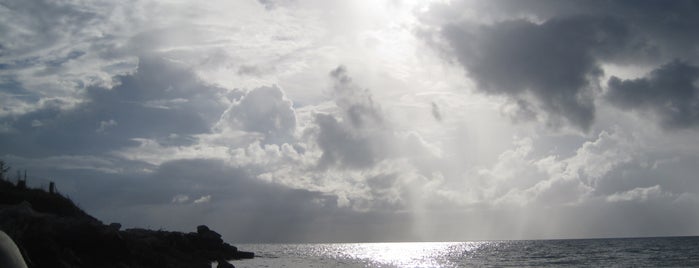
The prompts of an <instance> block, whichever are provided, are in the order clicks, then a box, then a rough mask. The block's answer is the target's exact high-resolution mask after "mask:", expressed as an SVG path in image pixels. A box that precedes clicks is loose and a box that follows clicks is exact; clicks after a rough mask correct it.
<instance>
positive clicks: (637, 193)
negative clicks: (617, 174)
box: [606, 185, 667, 202]
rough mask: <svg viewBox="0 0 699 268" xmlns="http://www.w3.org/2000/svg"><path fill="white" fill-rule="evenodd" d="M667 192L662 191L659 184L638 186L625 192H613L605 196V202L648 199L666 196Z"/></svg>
mask: <svg viewBox="0 0 699 268" xmlns="http://www.w3.org/2000/svg"><path fill="white" fill-rule="evenodd" d="M666 195H667V194H666V193H664V192H663V190H662V189H661V188H660V185H655V186H652V187H645V188H642V187H638V188H634V189H632V190H628V191H626V192H620V193H614V194H612V195H610V196H607V198H606V200H607V202H622V201H642V202H643V201H648V200H649V199H653V198H660V197H663V196H666Z"/></svg>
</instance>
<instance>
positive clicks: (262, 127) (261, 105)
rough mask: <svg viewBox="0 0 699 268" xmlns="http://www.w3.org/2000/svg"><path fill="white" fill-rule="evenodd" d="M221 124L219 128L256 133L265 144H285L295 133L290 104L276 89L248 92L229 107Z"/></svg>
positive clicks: (294, 119) (292, 111)
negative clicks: (263, 138) (263, 139)
mask: <svg viewBox="0 0 699 268" xmlns="http://www.w3.org/2000/svg"><path fill="white" fill-rule="evenodd" d="M221 120H222V122H220V123H219V127H229V128H232V129H238V130H244V131H250V132H256V133H259V134H261V135H264V137H265V142H266V143H280V142H289V141H291V140H292V139H293V136H294V131H295V130H296V113H295V111H294V109H293V104H292V102H291V100H289V99H287V98H286V96H284V92H283V91H282V90H281V89H280V88H279V87H277V86H271V87H260V88H255V89H253V90H251V91H250V92H248V93H247V94H245V96H243V97H242V98H241V99H240V100H239V101H236V102H234V103H233V104H231V106H230V107H229V108H228V109H227V110H226V111H225V113H224V114H223V116H222V119H221ZM221 124H223V126H221Z"/></svg>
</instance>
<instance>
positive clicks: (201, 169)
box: [0, 0, 699, 243]
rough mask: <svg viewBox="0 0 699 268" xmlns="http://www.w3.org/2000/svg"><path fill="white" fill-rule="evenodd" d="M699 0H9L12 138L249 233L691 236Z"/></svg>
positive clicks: (695, 197)
mask: <svg viewBox="0 0 699 268" xmlns="http://www.w3.org/2000/svg"><path fill="white" fill-rule="evenodd" d="M697 13H699V2H697V1H683V0H677V1H660V0H658V1H650V0H634V1H627V0H618V1H611V0H610V1H582V0H581V1H573V0H564V1H559V0H557V1H553V0H551V1H549V0H520V1H514V0H512V1H503V0H494V1H472V0H451V1H447V0H356V1H339V0H338V1H335V0H332V1H327V0H258V1H255V0H236V1H227V0H210V1H189V0H167V1H164V0H163V1H153V0H125V1H106V0H104V1H102V0H88V1H85V0H60V1H53V0H0V37H1V38H0V159H2V160H4V161H5V162H7V163H8V164H9V165H10V166H12V167H13V170H14V171H16V170H24V169H27V170H28V175H29V184H30V185H34V186H36V187H42V186H43V187H46V185H48V182H49V181H55V182H56V184H57V188H58V190H59V191H60V192H61V193H63V194H65V195H68V196H69V197H70V198H72V199H73V200H74V201H75V202H76V203H77V204H78V205H79V206H80V207H82V208H83V209H85V210H86V211H87V212H88V213H90V214H92V215H94V216H96V217H97V218H99V219H101V220H102V221H104V222H105V223H110V222H119V223H121V224H123V225H124V226H125V227H127V228H130V227H145V228H155V229H161V228H162V229H167V230H181V231H192V230H194V228H195V226H197V225H199V224H206V225H208V226H209V227H211V228H212V229H214V230H216V231H218V232H220V233H221V234H222V235H223V237H224V238H225V239H226V240H227V241H230V242H234V243H242V242H377V241H467V240H482V239H547V238H593V237H629V236H669V235H698V234H699V233H698V232H699V231H698V230H699V209H698V208H699V177H697V174H698V173H699V165H698V164H699V135H698V134H699V35H697V34H696V29H698V28H699V16H696V14H697ZM14 171H13V172H14ZM12 174H14V173H12Z"/></svg>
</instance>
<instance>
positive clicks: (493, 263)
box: [231, 237, 699, 268]
mask: <svg viewBox="0 0 699 268" xmlns="http://www.w3.org/2000/svg"><path fill="white" fill-rule="evenodd" d="M239 248H240V249H241V250H245V251H253V252H255V254H256V256H255V259H251V260H242V261H233V262H231V263H232V264H234V265H235V266H236V267H238V268H241V267H699V237H654V238H611V239H571V240H512V241H473V242H434V243H432V242H426V243H424V242H420V243H337V244H243V245H239Z"/></svg>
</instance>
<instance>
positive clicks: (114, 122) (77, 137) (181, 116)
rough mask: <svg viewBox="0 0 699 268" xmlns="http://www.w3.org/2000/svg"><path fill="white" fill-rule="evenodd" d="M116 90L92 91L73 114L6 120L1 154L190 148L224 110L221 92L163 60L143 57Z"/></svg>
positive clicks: (48, 110)
mask: <svg viewBox="0 0 699 268" xmlns="http://www.w3.org/2000/svg"><path fill="white" fill-rule="evenodd" d="M116 81H119V85H118V86H115V87H114V88H112V89H107V88H101V87H90V88H88V89H87V91H86V93H85V100H84V102H83V103H81V104H78V105H77V106H76V107H74V108H71V109H68V110H66V109H64V108H61V107H60V104H56V105H51V104H50V103H48V104H47V105H45V107H44V108H42V109H39V110H36V111H34V112H30V113H26V114H23V115H21V116H18V117H15V118H12V117H5V118H2V119H1V120H2V122H3V123H5V124H8V125H9V126H10V127H11V131H7V132H3V133H0V148H2V151H1V152H0V153H2V154H14V155H18V156H48V155H55V154H92V153H97V154H100V153H105V152H109V151H111V150H115V149H119V148H122V147H125V146H133V145H136V143H135V142H134V141H133V140H132V139H133V138H148V139H154V140H158V141H159V142H162V143H166V144H187V143H189V142H190V138H189V137H190V136H191V135H193V134H198V133H206V132H209V131H210V128H211V125H212V124H213V123H215V120H217V119H218V117H219V116H220V114H221V113H222V112H223V110H224V109H225V106H224V104H223V102H222V101H221V98H222V97H221V96H220V94H222V92H223V91H222V89H220V88H217V87H214V86H209V85H206V84H205V83H203V82H201V81H200V80H199V79H198V78H197V77H196V75H195V74H193V73H192V72H191V71H189V70H186V69H184V68H181V67H178V66H176V65H175V64H173V63H171V62H168V61H166V60H162V59H156V58H141V59H140V62H139V66H138V70H137V71H136V72H135V73H134V74H131V75H123V76H118V77H117V78H116Z"/></svg>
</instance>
